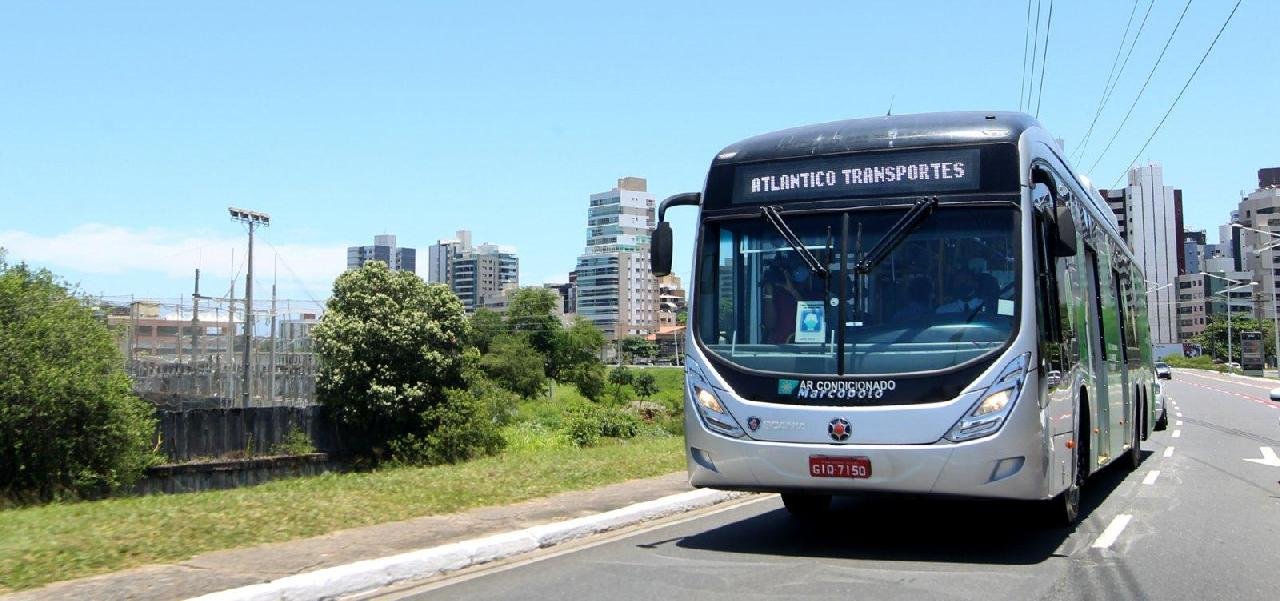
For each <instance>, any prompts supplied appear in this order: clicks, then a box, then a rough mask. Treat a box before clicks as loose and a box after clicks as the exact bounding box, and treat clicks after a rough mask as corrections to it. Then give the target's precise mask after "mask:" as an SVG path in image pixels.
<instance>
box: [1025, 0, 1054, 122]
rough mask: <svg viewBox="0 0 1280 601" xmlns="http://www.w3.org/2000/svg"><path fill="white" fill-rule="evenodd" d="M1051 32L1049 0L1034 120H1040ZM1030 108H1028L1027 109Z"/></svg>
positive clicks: (1051, 2)
mask: <svg viewBox="0 0 1280 601" xmlns="http://www.w3.org/2000/svg"><path fill="white" fill-rule="evenodd" d="M1052 30H1053V0H1049V20H1048V21H1047V22H1046V23H1045V25H1044V54H1042V55H1040V89H1039V90H1038V91H1037V92H1036V118H1037V119H1039V118H1040V101H1041V100H1044V68H1045V65H1048V64H1049V62H1048V61H1049V32H1050V31H1052ZM1028 108H1030V107H1028Z"/></svg>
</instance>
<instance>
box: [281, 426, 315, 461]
mask: <svg viewBox="0 0 1280 601" xmlns="http://www.w3.org/2000/svg"><path fill="white" fill-rule="evenodd" d="M314 452H316V446H315V445H314V444H312V443H311V436H309V435H308V434H307V433H306V432H304V431H303V430H302V429H301V428H299V427H297V426H291V427H290V428H289V429H288V430H287V431H286V432H285V433H284V437H283V438H282V439H281V440H280V442H278V443H276V445H275V446H274V447H271V454H272V455H309V454H311V453H314Z"/></svg>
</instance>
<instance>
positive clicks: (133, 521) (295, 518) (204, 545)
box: [0, 429, 684, 592]
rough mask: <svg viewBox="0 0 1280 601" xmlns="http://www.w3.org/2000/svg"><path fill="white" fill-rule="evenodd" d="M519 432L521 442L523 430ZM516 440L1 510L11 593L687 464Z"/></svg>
mask: <svg viewBox="0 0 1280 601" xmlns="http://www.w3.org/2000/svg"><path fill="white" fill-rule="evenodd" d="M510 434H511V435H513V436H517V437H518V436H520V434H519V430H518V429H513V430H511V431H510ZM530 441H537V442H533V443H531V442H530ZM511 443H512V444H511V445H510V448H509V449H508V450H507V451H506V452H504V453H503V454H501V455H498V456H495V457H487V458H482V459H476V460H473V461H468V462H465V463H460V464H456V465H440V466H430V467H381V468H377V469H373V470H370V471H366V472H352V473H345V474H325V475H321V476H313V477H309V478H294V479H290V480H279V481H276V482H269V483H267V484H262V485H260V486H255V487H251V488H241V489H234V490H221V491H209V492H201V493H190V494H180V495H154V496H147V497H120V498H113V499H106V500H102V501H93V502H78V503H51V504H47V505H43V506H33V507H25V508H20V509H11V510H8V511H4V512H0V592H5V591H6V590H21V589H27V588H32V587H37V586H41V585H44V584H48V583H51V582H56V581H59V580H67V579H72V578H79V577H83V576H90V575H94V574H102V573H106V572H112V571H116V570H122V569H126V568H131V567H136V566H140V565H146V564H154V563H161V562H173V561H181V560H184V559H187V558H189V557H191V556H193V555H196V554H199V553H203V552H207V551H214V550H218V549H229V548H234V547H244V546H252V545H258V544H263V543H271V542H279V541H286V540H291V539H297V538H303V537H308V536H316V535H320V534H324V533H327V532H332V531H334V530H339V529H343V528H353V527H358V526H368V525H372V524H379V523H383V522H389V521H395V520H404V519H409V518H414V517H419V516H427V515H439V514H447V513H453V512H458V511H463V510H466V509H470V508H474V507H480V506H485V505H500V504H507V503H515V502H518V501H523V500H527V499H532V498H537V497H542V496H546V495H550V494H555V493H558V492H563V491H568V490H578V489H584V488H591V487H595V486H602V485H606V484H611V483H615V482H622V481H626V480H630V479H633V478H645V477H650V476H657V475H661V474H666V473H670V472H673V471H677V470H679V469H682V468H683V466H684V454H683V452H682V446H681V444H682V443H681V441H680V439H679V438H676V437H669V436H667V437H636V438H631V439H626V440H622V439H604V440H602V441H601V442H600V443H598V444H597V445H596V446H594V447H592V448H585V449H582V448H576V447H574V446H572V445H569V444H563V443H549V442H548V439H547V438H546V437H543V436H535V437H530V438H524V439H517V440H512V441H511Z"/></svg>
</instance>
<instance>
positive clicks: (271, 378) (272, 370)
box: [267, 275, 276, 405]
mask: <svg viewBox="0 0 1280 601" xmlns="http://www.w3.org/2000/svg"><path fill="white" fill-rule="evenodd" d="M267 370H268V371H267V402H268V403H269V404H271V405H275V404H276V403H275V401H276V282H275V276H274V275H272V276H271V359H269V360H268V361H267Z"/></svg>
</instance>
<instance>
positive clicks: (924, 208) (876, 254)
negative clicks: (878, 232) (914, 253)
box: [854, 197, 938, 275]
mask: <svg viewBox="0 0 1280 601" xmlns="http://www.w3.org/2000/svg"><path fill="white" fill-rule="evenodd" d="M937 207H938V198H937V197H927V198H921V199H920V200H918V201H916V204H914V205H912V207H911V208H910V209H907V214H906V215H903V216H902V219H899V220H898V222H897V223H895V224H893V227H891V228H889V231H887V232H885V234H884V237H882V238H880V241H879V242H877V243H876V245H875V247H873V248H872V249H871V250H870V251H868V252H867V256H865V257H863V258H862V260H860V261H858V264H857V266H855V267H854V269H856V270H857V272H858V273H860V274H863V275H866V274H868V273H871V272H872V270H874V269H875V268H876V266H877V265H879V264H880V262H881V261H884V260H885V259H886V258H888V256H889V253H891V252H893V249H895V248H897V247H898V245H899V244H902V241H903V240H905V239H906V238H907V236H908V235H909V234H910V233H911V232H913V231H915V229H916V228H917V227H920V224H921V223H924V220H925V219H928V218H929V216H930V215H932V214H933V210H934V209H935V208H937Z"/></svg>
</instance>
